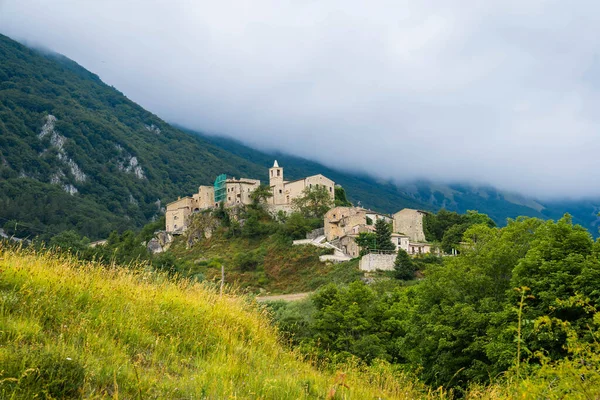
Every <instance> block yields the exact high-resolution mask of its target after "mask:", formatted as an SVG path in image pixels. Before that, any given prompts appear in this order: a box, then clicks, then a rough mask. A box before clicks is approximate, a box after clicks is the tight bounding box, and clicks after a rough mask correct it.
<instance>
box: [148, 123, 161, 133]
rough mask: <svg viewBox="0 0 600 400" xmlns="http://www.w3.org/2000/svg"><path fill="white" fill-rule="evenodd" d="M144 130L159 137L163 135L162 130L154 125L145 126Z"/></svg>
mask: <svg viewBox="0 0 600 400" xmlns="http://www.w3.org/2000/svg"><path fill="white" fill-rule="evenodd" d="M144 128H146V130H147V131H148V132H152V133H155V134H157V135H160V134H161V131H160V128H159V127H158V126H156V125H154V124H152V125H144Z"/></svg>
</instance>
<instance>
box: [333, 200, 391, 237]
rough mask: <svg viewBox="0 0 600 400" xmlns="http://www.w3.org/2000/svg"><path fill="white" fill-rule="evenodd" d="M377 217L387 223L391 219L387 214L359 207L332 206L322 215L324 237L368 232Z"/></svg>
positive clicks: (373, 226) (372, 227)
mask: <svg viewBox="0 0 600 400" xmlns="http://www.w3.org/2000/svg"><path fill="white" fill-rule="evenodd" d="M379 219H383V220H385V221H386V222H387V223H391V222H392V221H393V220H392V218H391V217H390V216H389V215H386V214H382V213H378V212H376V211H372V210H366V209H364V208H361V207H334V208H332V209H331V210H329V211H328V212H327V213H326V214H325V216H324V221H323V222H324V230H325V237H326V238H327V240H328V241H331V240H334V239H335V238H339V237H342V236H345V235H348V234H355V235H358V234H359V233H360V232H370V231H373V230H374V229H375V223H376V222H377V220H379Z"/></svg>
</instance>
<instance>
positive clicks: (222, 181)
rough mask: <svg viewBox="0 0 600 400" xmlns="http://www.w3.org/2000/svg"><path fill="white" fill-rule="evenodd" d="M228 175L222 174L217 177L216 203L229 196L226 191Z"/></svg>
mask: <svg viewBox="0 0 600 400" xmlns="http://www.w3.org/2000/svg"><path fill="white" fill-rule="evenodd" d="M226 181H227V175H225V174H221V175H219V176H217V179H215V203H220V202H222V201H223V200H225V197H227V191H226Z"/></svg>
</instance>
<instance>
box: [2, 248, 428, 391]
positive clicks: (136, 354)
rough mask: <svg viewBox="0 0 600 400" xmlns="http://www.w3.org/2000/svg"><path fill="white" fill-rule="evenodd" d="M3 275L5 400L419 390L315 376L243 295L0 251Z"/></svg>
mask: <svg viewBox="0 0 600 400" xmlns="http://www.w3.org/2000/svg"><path fill="white" fill-rule="evenodd" d="M0 271H1V276H2V279H1V281H0V296H1V297H0V300H1V301H0V365H1V366H2V367H1V369H0V374H1V376H0V397H1V398H11V399H31V398H34V397H36V396H37V397H39V398H81V397H84V398H114V399H118V398H121V399H133V398H139V399H147V398H173V399H177V398H181V399H183V398H186V399H188V398H196V399H203V398H206V399H217V398H218V399H223V398H252V399H302V398H315V399H319V398H325V397H326V396H327V395H328V393H330V392H331V393H330V397H328V398H330V399H333V398H340V399H341V398H346V399H376V398H417V397H422V396H425V394H426V392H424V391H422V387H420V386H419V385H418V384H417V383H411V382H410V381H408V380H406V378H405V376H404V375H403V374H400V373H392V370H391V368H390V367H389V366H386V365H385V364H381V365H379V366H377V367H373V368H370V369H364V368H362V369H361V368H358V367H346V368H342V367H340V368H338V369H337V370H335V369H334V370H332V371H330V372H327V371H319V370H317V369H316V368H315V367H313V366H311V365H310V364H308V363H306V362H302V361H300V360H299V358H298V357H297V356H296V355H295V354H294V353H293V352H291V351H289V350H286V349H285V348H284V347H282V345H281V344H280V343H279V340H278V334H277V331H276V330H275V329H274V328H273V327H271V325H270V324H269V320H268V318H267V317H266V316H265V314H264V312H261V311H260V310H258V309H257V308H256V307H255V306H252V304H250V303H249V302H248V301H247V300H245V299H244V298H241V297H235V296H233V295H229V294H225V295H222V296H220V295H218V294H217V293H215V292H213V291H211V290H208V289H206V288H205V287H203V286H201V285H199V284H192V283H189V282H188V281H178V282H176V281H172V280H169V279H168V278H167V277H166V276H165V275H161V274H154V273H151V272H148V271H146V270H145V269H144V268H143V266H137V267H135V268H130V269H122V268H116V267H113V268H104V267H99V266H98V265H95V264H93V263H81V262H78V261H76V260H75V259H73V258H69V257H56V256H52V255H49V254H36V253H32V252H24V251H13V250H9V249H6V248H0ZM335 391H337V395H336V396H335V397H334V396H331V395H332V394H333V393H334V392H335Z"/></svg>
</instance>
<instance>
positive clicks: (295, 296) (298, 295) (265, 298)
mask: <svg viewBox="0 0 600 400" xmlns="http://www.w3.org/2000/svg"><path fill="white" fill-rule="evenodd" d="M311 294H312V292H306V293H292V294H278V295H274V296H258V297H256V301H278V300H283V301H298V300H304V299H305V298H307V297H308V296H309V295H311Z"/></svg>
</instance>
